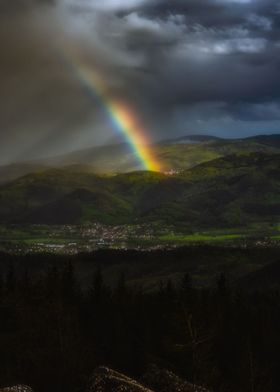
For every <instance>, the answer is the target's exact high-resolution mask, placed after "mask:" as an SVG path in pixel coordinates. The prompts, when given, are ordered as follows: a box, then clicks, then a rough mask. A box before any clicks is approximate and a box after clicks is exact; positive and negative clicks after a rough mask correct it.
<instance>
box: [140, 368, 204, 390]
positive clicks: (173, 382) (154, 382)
mask: <svg viewBox="0 0 280 392" xmlns="http://www.w3.org/2000/svg"><path fill="white" fill-rule="evenodd" d="M142 381H143V383H145V385H148V386H149V387H150V388H152V389H153V390H154V391H155V392H209V391H208V390H207V389H205V388H203V387H200V386H198V385H195V384H191V383H189V382H187V381H185V380H182V379H181V378H180V377H178V376H176V375H175V374H174V373H172V372H171V371H169V370H166V369H159V368H158V367H157V366H156V365H151V366H149V369H148V371H147V372H146V373H145V375H144V376H143V379H142Z"/></svg>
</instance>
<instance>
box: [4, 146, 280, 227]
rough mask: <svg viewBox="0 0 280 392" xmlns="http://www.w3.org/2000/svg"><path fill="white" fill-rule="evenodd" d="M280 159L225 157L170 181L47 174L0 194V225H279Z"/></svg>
mask: <svg viewBox="0 0 280 392" xmlns="http://www.w3.org/2000/svg"><path fill="white" fill-rule="evenodd" d="M279 167H280V154H264V153H252V154H247V155H241V156H240V155H236V154H234V155H229V156H226V157H222V158H218V159H215V160H212V161H210V162H206V163H203V164H200V165H198V166H196V167H194V168H190V169H187V170H185V171H182V172H180V173H178V174H175V175H171V176H170V175H165V174H162V173H153V172H141V171H139V172H132V173H126V174H118V175H114V176H107V175H106V176H102V175H96V174H91V173H79V172H74V171H72V170H68V169H52V170H49V171H45V172H42V173H37V174H30V175H27V176H25V177H22V178H20V179H18V180H15V181H13V182H11V183H9V184H7V185H3V186H1V187H0V200H1V203H0V221H1V222H2V223H42V224H43V223H46V224H64V223H72V224H82V223H86V222H101V223H108V224H122V223H135V222H143V223H147V222H162V223H164V224H174V225H178V226H184V227H188V228H189V229H190V230H199V229H203V228H221V227H223V228H226V227H244V228H246V227H247V226H248V225H250V224H256V225H262V224H267V225H270V224H276V223H278V222H279V221H280V197H279V194H280V174H279V173H280V171H279Z"/></svg>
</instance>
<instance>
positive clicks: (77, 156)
mask: <svg viewBox="0 0 280 392" xmlns="http://www.w3.org/2000/svg"><path fill="white" fill-rule="evenodd" d="M151 149H152V150H153V155H154V156H155V158H156V159H157V161H158V162H160V163H161V165H162V171H169V170H175V171H181V170H186V169H188V168H191V167H194V166H196V165H199V164H201V163H204V162H209V161H211V160H213V159H217V158H222V157H224V156H228V155H233V154H235V155H244V154H250V153H266V154H278V153H280V135H261V136H255V137H251V138H246V139H221V138H215V137H213V136H203V135H192V136H186V137H181V138H179V139H171V140H165V141H162V142H160V143H157V144H154V145H153V146H151ZM65 167H67V168H69V170H71V171H72V172H83V173H92V174H93V173H95V174H98V173H99V174H108V173H110V174H116V173H126V172H130V171H137V170H140V169H141V167H140V164H139V159H138V157H137V155H136V154H135V153H132V152H131V147H130V146H129V145H128V144H115V145H107V146H100V147H92V148H88V149H86V150H81V151H74V152H72V153H68V154H65V155H61V156H56V157H52V158H46V159H40V160H37V161H32V162H25V163H14V164H12V165H8V166H2V167H0V184H4V183H8V182H10V181H13V180H15V179H17V178H19V177H21V176H24V175H26V174H29V173H35V172H36V173H43V172H45V171H46V170H48V169H50V168H56V169H57V168H60V169H63V168H65Z"/></svg>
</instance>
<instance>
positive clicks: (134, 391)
mask: <svg viewBox="0 0 280 392" xmlns="http://www.w3.org/2000/svg"><path fill="white" fill-rule="evenodd" d="M0 392H1V391H0ZM86 392H209V391H208V390H207V389H205V388H202V387H199V386H197V385H194V384H191V383H188V382H187V381H184V380H182V379H181V378H179V377H177V376H176V375H175V374H174V373H172V372H170V371H168V370H162V369H159V368H158V367H156V366H154V365H153V366H150V367H149V369H148V371H147V372H146V374H145V375H144V376H143V378H142V381H141V383H139V382H137V381H135V380H133V379H131V378H129V377H127V376H125V375H123V374H121V373H118V372H116V371H114V370H111V369H109V368H106V367H100V368H98V369H96V370H95V371H94V373H93V375H92V377H91V378H90V381H89V384H88V387H87V390H86Z"/></svg>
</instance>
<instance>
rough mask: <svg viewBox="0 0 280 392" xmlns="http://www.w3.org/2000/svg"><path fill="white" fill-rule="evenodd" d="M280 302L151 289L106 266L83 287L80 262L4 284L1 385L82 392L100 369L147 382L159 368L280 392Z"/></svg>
mask: <svg viewBox="0 0 280 392" xmlns="http://www.w3.org/2000/svg"><path fill="white" fill-rule="evenodd" d="M279 331H280V295H279V292H278V291H276V290H266V291H264V292H254V293H252V292H249V291H248V292H247V291H246V290H243V291H240V290H237V289H235V290H233V289H231V288H230V286H229V284H228V282H227V279H226V277H225V276H224V275H221V276H219V277H218V278H217V282H216V285H215V286H214V287H213V288H212V289H203V290H202V289H200V290H199V289H195V288H194V287H193V286H192V278H191V276H190V275H189V274H187V273H186V275H185V276H184V278H183V279H182V281H181V282H180V284H177V285H176V286H175V285H174V284H173V283H172V281H165V282H159V284H158V288H157V290H155V291H153V292H143V290H142V289H141V288H140V287H131V286H128V285H127V284H126V281H125V276H124V275H121V276H120V277H119V280H118V283H117V284H116V286H115V287H114V288H110V287H108V286H107V285H106V284H105V282H104V280H103V275H102V270H101V269H97V270H96V272H95V273H94V275H93V276H92V280H91V285H90V287H89V288H88V289H86V290H84V289H83V290H82V289H81V287H80V286H79V284H78V281H77V279H76V277H75V271H74V268H73V265H72V263H71V262H67V263H65V265H63V267H60V268H58V267H57V266H56V265H53V266H50V267H49V269H48V270H47V272H46V273H45V274H43V275H41V276H37V277H32V278H31V277H30V275H29V272H28V270H24V271H22V270H21V271H20V272H19V271H17V270H15V268H14V267H13V264H12V263H11V264H10V266H9V268H8V270H7V271H6V272H5V274H3V275H2V276H1V277H0V380H1V384H2V385H3V386H4V385H9V384H15V383H25V384H29V385H31V386H32V387H34V389H35V390H36V391H49V390H52V391H66V390H67V391H69V392H71V391H77V390H79V389H80V388H82V386H83V385H85V383H86V381H87V379H88V376H89V375H90V373H91V372H92V370H93V369H94V368H95V367H96V366H98V365H107V366H110V367H112V368H115V369H118V370H120V371H123V372H125V373H127V374H130V375H132V376H134V377H140V375H141V374H142V373H143V372H144V371H145V368H146V366H147V365H148V364H149V363H157V364H158V365H159V366H161V367H165V368H169V369H170V370H173V371H175V372H176V373H178V374H179V375H181V376H182V377H184V378H185V379H187V380H189V381H193V382H195V383H198V384H204V385H207V386H209V387H211V388H212V389H213V390H214V391H217V392H219V391H222V392H231V391H236V392H237V391H248V392H264V391H265V392H270V391H279V385H278V384H279V374H280V355H279V353H280V333H279Z"/></svg>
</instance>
